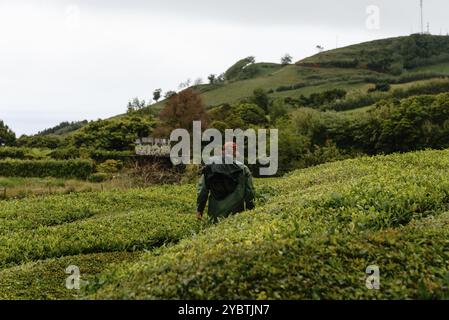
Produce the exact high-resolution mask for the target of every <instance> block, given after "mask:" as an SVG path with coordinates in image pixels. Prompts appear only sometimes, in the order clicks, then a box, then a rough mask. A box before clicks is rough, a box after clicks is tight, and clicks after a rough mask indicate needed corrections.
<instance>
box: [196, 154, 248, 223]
mask: <svg viewBox="0 0 449 320" xmlns="http://www.w3.org/2000/svg"><path fill="white" fill-rule="evenodd" d="M211 160H212V161H213V159H211ZM221 160H222V164H215V163H212V164H209V165H206V167H205V168H204V169H203V174H202V176H201V178H200V181H199V183H198V193H197V212H204V209H205V207H206V203H207V201H208V200H209V207H208V216H209V218H210V219H211V220H212V221H213V222H217V221H218V218H225V217H227V216H229V215H230V214H234V213H238V212H242V211H244V210H245V209H247V210H251V209H253V208H254V196H255V193H254V186H253V181H252V175H251V172H250V170H249V169H248V167H247V166H245V165H244V164H242V163H240V162H237V161H233V163H232V164H226V163H225V158H224V157H223V158H221ZM214 174H222V175H225V176H228V177H232V179H233V187H235V189H234V191H233V192H231V193H230V194H228V195H227V196H225V197H224V198H221V197H219V196H217V193H216V192H215V194H214V191H215V189H216V187H217V188H218V189H226V188H227V187H228V186H216V187H215V186H213V185H211V184H212V183H213V181H211V180H212V179H211V176H212V175H214ZM230 188H231V190H232V187H230ZM245 205H246V207H245Z"/></svg>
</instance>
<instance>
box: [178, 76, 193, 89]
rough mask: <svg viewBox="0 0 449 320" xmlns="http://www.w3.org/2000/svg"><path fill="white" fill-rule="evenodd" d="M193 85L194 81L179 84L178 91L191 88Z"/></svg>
mask: <svg viewBox="0 0 449 320" xmlns="http://www.w3.org/2000/svg"><path fill="white" fill-rule="evenodd" d="M191 84H192V80H190V79H187V80H186V81H185V82H181V83H180V84H179V86H178V89H180V90H181V89H186V88H189V87H190V85H191Z"/></svg>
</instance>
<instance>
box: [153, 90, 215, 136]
mask: <svg viewBox="0 0 449 320" xmlns="http://www.w3.org/2000/svg"><path fill="white" fill-rule="evenodd" d="M159 117H160V119H161V121H162V125H161V126H160V127H159V128H158V134H159V135H161V134H165V135H168V133H169V132H171V131H172V130H174V129H187V130H189V131H190V132H191V131H192V125H193V121H201V123H202V127H203V128H204V127H206V126H207V124H208V115H207V112H206V108H205V105H204V102H203V100H202V98H201V96H200V95H199V94H198V93H196V92H195V91H193V90H192V89H191V88H188V89H186V90H183V91H181V92H180V93H178V94H176V95H174V96H172V97H171V98H170V99H169V100H168V101H167V104H166V105H165V107H164V109H162V111H161V113H160V115H159Z"/></svg>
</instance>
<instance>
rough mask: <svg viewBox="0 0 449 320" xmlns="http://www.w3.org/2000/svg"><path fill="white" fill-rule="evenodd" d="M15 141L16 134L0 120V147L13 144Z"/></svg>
mask: <svg viewBox="0 0 449 320" xmlns="http://www.w3.org/2000/svg"><path fill="white" fill-rule="evenodd" d="M15 141H16V134H15V133H14V132H13V131H12V130H11V129H10V128H9V127H8V126H7V125H6V124H5V123H4V122H3V120H0V147H1V146H3V145H13V144H14V143H15Z"/></svg>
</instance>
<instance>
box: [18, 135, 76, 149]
mask: <svg viewBox="0 0 449 320" xmlns="http://www.w3.org/2000/svg"><path fill="white" fill-rule="evenodd" d="M66 144H67V141H66V140H65V138H62V137H60V136H55V135H48V136H37V135H36V136H26V135H23V136H21V137H20V138H19V139H17V141H16V145H17V146H19V147H27V148H48V149H56V148H59V147H63V146H65V145H66Z"/></svg>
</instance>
